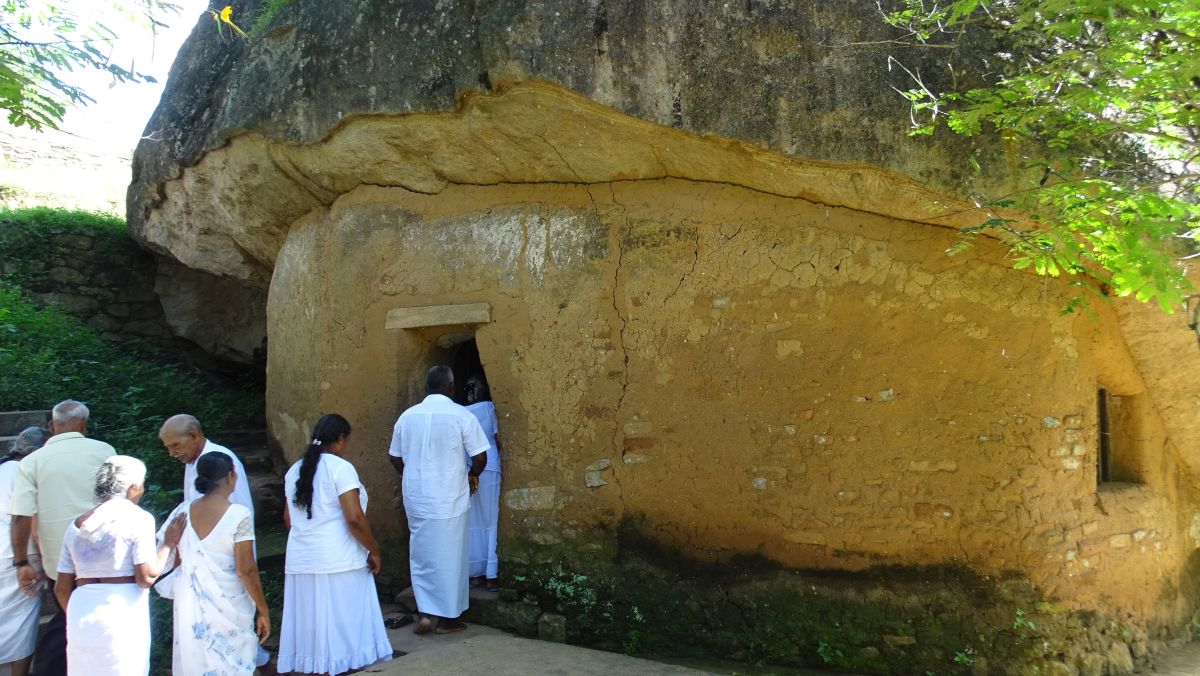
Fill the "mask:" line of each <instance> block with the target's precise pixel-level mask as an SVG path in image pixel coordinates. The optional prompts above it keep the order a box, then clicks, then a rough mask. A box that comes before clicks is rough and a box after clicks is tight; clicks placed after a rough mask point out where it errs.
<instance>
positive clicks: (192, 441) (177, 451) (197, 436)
mask: <svg viewBox="0 0 1200 676" xmlns="http://www.w3.org/2000/svg"><path fill="white" fill-rule="evenodd" d="M158 438H159V440H161V441H162V444H163V447H164V448H166V449H167V453H168V454H169V455H170V456H171V457H172V458H175V459H176V460H178V461H179V462H182V463H184V464H187V463H189V462H195V461H196V458H198V457H199V456H200V451H202V450H204V442H205V439H204V429H203V428H201V427H200V421H199V420H196V416H192V415H188V414H186V413H180V414H179V415H173V416H171V417H170V418H167V421H166V422H164V423H163V424H162V427H160V428H159V429H158Z"/></svg>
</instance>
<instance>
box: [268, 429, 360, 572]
mask: <svg viewBox="0 0 1200 676" xmlns="http://www.w3.org/2000/svg"><path fill="white" fill-rule="evenodd" d="M303 463H304V461H303V460H300V461H299V462H297V463H296V464H294V465H292V466H291V468H289V469H288V471H287V474H286V475H285V476H284V477H283V492H284V494H285V495H286V496H287V508H288V516H289V517H290V518H291V523H292V529H291V530H290V531H288V541H287V557H286V559H285V561H284V567H283V572H285V573H288V574H290V575H297V574H312V573H343V572H345V571H348V570H358V569H359V568H365V567H366V565H367V548H366V547H363V546H362V544H360V543H359V541H358V540H356V539H355V538H354V535H352V534H351V533H350V527H349V526H348V525H346V516H345V514H344V513H343V512H342V503H341V500H339V496H341V494H342V493H345V492H346V491H352V490H354V489H356V488H357V489H358V504H359V506H361V507H362V510H363V512H364V513H366V511H367V489H366V488H363V485H362V482H361V481H359V480H358V471H357V470H355V469H354V465H351V464H350V463H349V462H346V461H345V460H343V459H342V458H339V457H337V456H336V455H333V454H331V453H322V454H321V459H320V460H318V461H317V471H316V473H314V474H313V493H312V518H311V519H310V518H308V512H307V511H306V510H305V509H304V508H303V507H299V506H297V505H296V502H295V500H296V480H297V479H299V478H300V465H302V464H303Z"/></svg>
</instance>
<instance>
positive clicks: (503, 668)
mask: <svg viewBox="0 0 1200 676" xmlns="http://www.w3.org/2000/svg"><path fill="white" fill-rule="evenodd" d="M470 627H471V628H470V629H468V630H466V631H462V632H458V633H456V634H446V635H443V636H436V635H426V636H417V635H416V634H413V633H412V625H409V626H407V627H401V628H399V629H393V630H389V631H388V637H389V638H390V639H391V641H392V647H393V648H395V649H396V650H402V651H404V652H406V653H408V654H407V655H405V656H403V657H398V658H396V659H394V660H392V661H391V662H385V663H383V664H380V665H378V666H374V667H369V668H367V669H366V670H364V672H363V673H369V674H386V675H395V676H400V675H401V674H403V675H404V676H409V675H410V674H455V675H456V676H457V675H461V676H526V675H527V674H572V675H575V674H578V675H580V676H614V675H616V674H647V675H649V676H656V675H658V674H702V673H704V672H700V671H695V670H693V669H687V668H685V667H677V666H674V665H670V664H660V663H658V662H651V661H649V660H643V659H638V658H636V657H627V656H625V655H617V654H615V653H607V652H603V651H601V650H591V649H588V648H580V647H578V646H572V645H565V644H562V643H547V642H545V641H535V640H532V639H527V638H520V637H517V636H513V635H511V634H507V633H505V632H502V631H500V630H498V629H492V628H490V627H483V626H480V625H470Z"/></svg>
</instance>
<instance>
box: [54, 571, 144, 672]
mask: <svg viewBox="0 0 1200 676" xmlns="http://www.w3.org/2000/svg"><path fill="white" fill-rule="evenodd" d="M146 592H147V590H145V589H142V588H140V587H138V586H137V585H136V584H134V583H132V582H127V583H123V584H103V583H95V584H89V585H84V586H82V587H79V588H78V589H76V590H75V591H73V592H71V600H70V601H69V602H68V603H67V674H69V675H70V676H146V674H147V673H148V672H149V671H150V596H149V594H147V593H146Z"/></svg>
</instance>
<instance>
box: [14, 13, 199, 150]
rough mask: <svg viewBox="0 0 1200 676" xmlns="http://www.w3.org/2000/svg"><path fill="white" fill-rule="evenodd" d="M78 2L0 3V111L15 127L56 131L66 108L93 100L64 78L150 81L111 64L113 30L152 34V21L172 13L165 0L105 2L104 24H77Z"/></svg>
mask: <svg viewBox="0 0 1200 676" xmlns="http://www.w3.org/2000/svg"><path fill="white" fill-rule="evenodd" d="M82 8H83V3H82V2H77V3H72V2H71V1H70V0H47V1H33V0H0V109H3V110H5V111H7V112H8V121H9V122H10V123H11V124H13V125H15V126H18V127H21V126H24V127H30V128H33V129H41V128H43V127H50V128H57V127H58V125H59V123H60V122H62V119H63V115H65V114H66V111H67V107H68V106H70V105H85V104H88V103H92V102H93V101H94V100H93V99H92V97H90V96H88V94H87V92H85V91H84V90H83V89H82V88H80V87H79V86H77V85H74V84H71V83H70V82H68V79H69V77H68V76H67V75H65V73H67V72H70V71H74V70H77V69H78V70H95V71H100V72H103V73H105V74H107V75H108V76H109V77H110V78H111V79H112V81H113V83H118V82H153V81H154V78H153V77H151V76H149V75H146V74H145V73H140V72H138V71H136V70H134V69H133V68H132V67H131V68H125V67H123V66H118V65H117V64H115V63H113V62H112V61H111V60H110V58H109V50H110V49H111V47H112V44H113V43H114V42H116V41H117V40H118V38H119V37H120V36H119V34H118V32H117V30H116V28H115V27H117V26H120V27H127V26H130V25H133V24H135V23H142V24H144V25H145V26H146V27H149V28H154V27H156V26H158V25H160V24H159V21H158V17H160V16H162V15H163V14H165V13H167V12H174V11H177V9H178V7H177V6H176V5H174V4H172V3H171V2H168V1H166V0H109V1H108V2H106V3H105V10H104V14H105V16H107V17H111V20H108V21H87V20H81V19H80V18H79V14H80V12H81V11H86V10H85V9H82Z"/></svg>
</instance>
